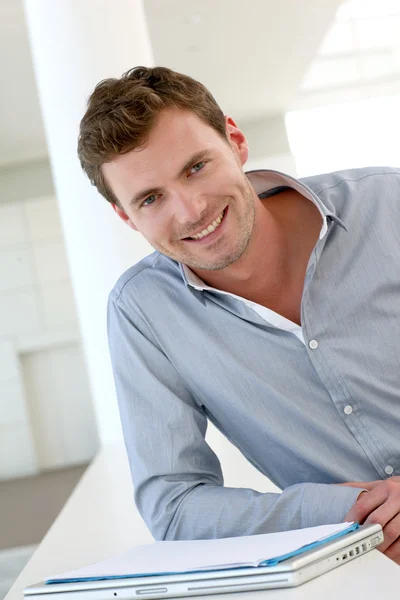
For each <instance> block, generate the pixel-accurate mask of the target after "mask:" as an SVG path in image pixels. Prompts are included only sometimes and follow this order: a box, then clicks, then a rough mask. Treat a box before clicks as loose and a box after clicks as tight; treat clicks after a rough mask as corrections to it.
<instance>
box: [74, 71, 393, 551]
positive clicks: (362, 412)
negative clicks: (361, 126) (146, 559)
mask: <svg viewBox="0 0 400 600" xmlns="http://www.w3.org/2000/svg"><path fill="white" fill-rule="evenodd" d="M78 152H79V157H80V160H81V164H82V167H83V169H84V170H85V171H86V173H87V175H88V176H89V178H90V180H91V182H92V183H93V184H94V185H95V186H96V187H97V189H98V190H99V191H100V193H101V194H102V195H103V196H104V197H105V198H106V199H107V200H108V201H109V202H110V204H111V206H112V208H113V210H114V211H115V213H116V214H117V215H118V216H119V217H120V218H121V219H123V221H124V222H125V223H126V224H127V225H128V226H129V227H131V228H132V229H134V230H136V231H139V232H140V233H141V234H142V235H143V236H144V237H145V238H146V239H147V240H148V241H149V242H150V244H151V245H152V246H153V247H154V248H155V250H156V251H155V252H154V253H153V254H151V255H150V256H148V257H146V258H145V259H143V260H142V261H140V262H139V263H138V264H137V265H134V266H133V267H131V268H130V269H129V270H128V271H127V272H126V273H125V274H123V275H122V277H121V278H120V279H119V281H118V282H117V284H116V285H115V287H114V289H113V290H112V292H111V294H110V298H109V312H108V330H109V344H110V352H111V359H112V364H113V369H114V376H115V382H116V388H117V395H118V401H119V407H120V413H121V419H122V424H123V429H124V436H125V441H126V446H127V450H128V455H129V460H130V465H131V470H132V476H133V481H134V485H135V497H136V502H137V505H138V508H139V510H140V512H141V514H142V516H143V517H144V519H145V521H146V523H147V524H148V526H149V528H150V529H151V531H152V532H153V534H154V536H155V537H156V538H157V539H184V538H211V537H227V536H233V535H249V534H257V533H265V532H269V531H277V530H283V529H293V528H297V527H306V526H313V525H318V524H322V523H329V522H338V521H341V520H344V519H347V520H359V521H360V522H364V521H365V522H379V523H381V525H382V526H383V527H384V532H385V542H384V543H383V544H382V546H381V550H382V551H383V552H385V553H386V554H387V556H389V557H390V558H392V559H393V560H396V561H400V539H399V535H400V477H399V475H400V447H399V431H400V318H399V317H400V277H399V269H400V267H399V265H400V235H399V223H400V171H399V170H398V169H393V168H387V169H384V168H377V169H361V170H354V171H346V172H342V173H334V174H330V175H323V176H317V177H310V178H308V179H306V180H303V181H298V180H295V179H293V178H292V177H289V176H286V175H283V174H281V173H277V172H274V171H257V172H253V173H248V174H247V175H245V174H244V172H243V165H244V164H245V162H246V160H247V155H248V147H247V142H246V139H245V137H244V135H243V133H242V132H241V131H240V129H239V128H238V127H237V126H236V124H235V123H234V121H233V120H232V119H231V118H230V117H224V115H223V113H222V112H221V109H220V108H219V107H218V105H217V104H216V102H215V100H214V98H213V97H212V96H211V94H210V93H209V92H208V90H206V88H204V86H202V85H201V84H200V83H198V82H197V81H194V80H193V79H191V78H189V77H186V76H184V75H181V74H178V73H175V72H173V71H171V70H169V69H166V68H154V69H147V68H144V67H137V68H135V69H132V70H131V71H129V72H128V73H126V74H125V75H124V76H122V77H121V78H120V79H109V80H105V81H103V82H101V83H100V84H98V86H97V87H96V89H95V91H94V92H93V94H92V96H91V98H90V100H89V103H88V109H87V111H86V114H85V116H84V117H83V119H82V122H81V130H80V139H79V150H78ZM207 419H210V420H211V421H212V422H214V423H215V424H216V426H217V427H218V428H219V429H220V430H221V431H222V432H223V433H224V434H225V435H226V436H227V437H228V438H229V439H230V440H231V441H232V442H233V443H234V444H235V445H236V446H237V447H238V448H239V449H240V450H241V451H242V452H243V454H244V455H245V456H246V457H247V458H248V459H249V460H250V461H251V462H252V463H253V464H254V465H255V466H256V467H257V468H258V469H259V470H260V471H261V472H262V473H264V474H265V475H266V476H268V477H269V478H270V479H271V480H272V481H274V482H275V483H276V484H277V485H278V486H279V487H280V488H281V489H282V490H283V491H282V493H281V494H269V493H268V494H261V493H258V492H255V491H254V490H250V489H231V488H225V487H223V481H222V475H221V470H220V466H219V462H218V459H217V457H216V456H215V454H214V453H213V452H212V451H211V449H210V448H209V447H208V445H207V444H206V442H205V440H204V435H205V431H206V424H207ZM340 483H341V484H342V485H333V484H340Z"/></svg>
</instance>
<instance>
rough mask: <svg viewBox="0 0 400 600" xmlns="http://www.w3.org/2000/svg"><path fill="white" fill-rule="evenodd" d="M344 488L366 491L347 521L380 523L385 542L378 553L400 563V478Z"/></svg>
mask: <svg viewBox="0 0 400 600" xmlns="http://www.w3.org/2000/svg"><path fill="white" fill-rule="evenodd" d="M340 485H344V486H351V487H352V488H355V487H358V488H364V491H363V492H361V494H360V495H359V496H358V498H357V501H356V502H355V504H354V505H353V506H352V507H351V508H350V510H349V512H348V513H347V515H346V517H345V520H347V521H358V522H359V523H366V524H369V523H379V525H381V526H382V528H383V534H384V537H385V539H384V541H383V543H382V544H380V546H379V547H378V550H380V551H381V552H383V553H384V554H385V555H386V556H388V557H389V558H391V559H392V560H394V561H395V562H397V563H398V564H400V477H390V478H389V479H385V480H383V481H382V480H378V481H359V482H355V481H353V482H349V483H343V484H340Z"/></svg>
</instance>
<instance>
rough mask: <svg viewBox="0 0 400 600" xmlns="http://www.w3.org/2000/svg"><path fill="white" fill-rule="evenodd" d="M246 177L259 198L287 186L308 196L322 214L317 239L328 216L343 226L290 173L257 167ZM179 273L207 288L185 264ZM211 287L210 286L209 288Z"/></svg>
mask: <svg viewBox="0 0 400 600" xmlns="http://www.w3.org/2000/svg"><path fill="white" fill-rule="evenodd" d="M246 177H247V179H248V180H249V181H250V183H251V185H252V187H253V189H254V191H255V192H256V194H257V196H259V197H260V198H267V197H268V196H269V195H272V194H273V193H274V191H277V189H278V188H282V187H289V188H293V189H294V190H296V191H297V192H299V194H301V195H302V196H304V197H305V198H308V200H311V202H313V203H314V204H315V206H316V207H317V208H318V210H319V212H320V213H321V216H322V227H321V231H320V234H319V239H322V238H323V237H324V236H325V235H326V233H327V231H328V217H329V218H330V219H331V220H333V221H336V222H337V223H338V224H339V225H341V226H342V227H344V228H345V226H344V224H343V222H342V220H341V219H339V217H338V216H337V215H336V214H335V213H334V212H332V211H331V210H329V209H328V208H327V207H326V206H325V204H324V203H323V202H322V200H321V198H319V196H317V194H316V193H315V192H313V190H311V189H310V188H309V187H308V186H307V185H305V184H304V183H302V182H301V181H300V180H299V179H295V178H294V177H292V176H291V175H287V174H286V173H281V172H280V171H273V170H271V169H258V170H255V171H247V172H246ZM179 266H180V271H181V275H182V277H183V280H184V282H185V283H186V284H188V285H190V286H192V287H194V288H195V289H197V290H205V289H208V288H209V286H207V285H206V284H205V283H204V281H203V280H202V279H200V277H198V276H197V275H196V274H195V273H194V272H193V271H192V270H191V269H190V268H189V267H188V266H187V265H184V264H182V263H179ZM209 289H212V288H209Z"/></svg>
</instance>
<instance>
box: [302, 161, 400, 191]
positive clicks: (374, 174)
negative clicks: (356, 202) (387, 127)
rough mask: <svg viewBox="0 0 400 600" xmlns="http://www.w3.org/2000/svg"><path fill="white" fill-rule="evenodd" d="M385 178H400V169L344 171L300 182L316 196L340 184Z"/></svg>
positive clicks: (367, 168) (310, 177)
mask: <svg viewBox="0 0 400 600" xmlns="http://www.w3.org/2000/svg"><path fill="white" fill-rule="evenodd" d="M386 176H394V177H397V178H400V169H398V168H396V167H362V168H357V169H344V170H342V171H334V172H332V173H323V174H321V175H311V176H309V177H302V178H301V179H300V181H301V182H302V183H303V184H305V185H307V186H308V187H309V188H310V189H312V190H313V191H314V192H315V193H316V194H319V193H322V192H324V191H325V190H330V189H333V188H335V187H337V186H340V185H341V184H345V183H347V184H350V186H351V185H352V184H355V185H356V184H357V183H359V182H360V183H361V182H362V181H364V180H365V179H367V178H370V179H371V178H372V179H376V180H377V182H378V181H379V180H381V179H382V178H383V177H386Z"/></svg>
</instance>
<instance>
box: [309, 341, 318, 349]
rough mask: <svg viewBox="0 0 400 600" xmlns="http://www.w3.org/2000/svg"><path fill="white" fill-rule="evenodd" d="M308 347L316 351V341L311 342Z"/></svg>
mask: <svg viewBox="0 0 400 600" xmlns="http://www.w3.org/2000/svg"><path fill="white" fill-rule="evenodd" d="M308 345H309V346H310V348H311V350H316V349H317V348H318V342H317V340H311V341H310V342H309V344H308Z"/></svg>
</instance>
